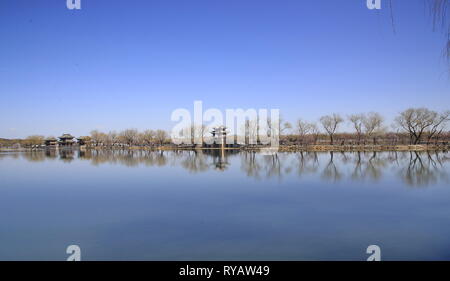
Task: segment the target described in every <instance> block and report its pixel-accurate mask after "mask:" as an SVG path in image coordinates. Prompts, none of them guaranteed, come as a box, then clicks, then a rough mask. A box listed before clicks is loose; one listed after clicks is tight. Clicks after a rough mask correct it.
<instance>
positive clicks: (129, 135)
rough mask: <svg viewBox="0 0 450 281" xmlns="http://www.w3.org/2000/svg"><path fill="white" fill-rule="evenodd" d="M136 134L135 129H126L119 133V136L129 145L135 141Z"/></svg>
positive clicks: (137, 133)
mask: <svg viewBox="0 0 450 281" xmlns="http://www.w3.org/2000/svg"><path fill="white" fill-rule="evenodd" d="M138 135H139V132H138V130H136V129H127V130H125V131H122V132H121V133H120V136H121V137H122V139H123V141H124V142H125V143H126V144H127V145H129V146H131V145H133V144H135V143H136V141H137V138H138Z"/></svg>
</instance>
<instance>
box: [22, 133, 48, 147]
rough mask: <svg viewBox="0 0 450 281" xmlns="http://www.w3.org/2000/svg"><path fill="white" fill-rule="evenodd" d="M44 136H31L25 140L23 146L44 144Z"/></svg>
mask: <svg viewBox="0 0 450 281" xmlns="http://www.w3.org/2000/svg"><path fill="white" fill-rule="evenodd" d="M44 139H45V137H44V136H39V135H32V136H29V137H27V138H26V139H25V145H29V146H35V145H42V144H43V143H44Z"/></svg>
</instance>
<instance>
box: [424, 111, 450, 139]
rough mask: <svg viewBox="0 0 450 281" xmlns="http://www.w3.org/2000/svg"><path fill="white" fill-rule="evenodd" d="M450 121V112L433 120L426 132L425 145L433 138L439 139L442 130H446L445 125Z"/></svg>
mask: <svg viewBox="0 0 450 281" xmlns="http://www.w3.org/2000/svg"><path fill="white" fill-rule="evenodd" d="M449 121H450V111H445V112H443V113H441V114H440V115H439V116H438V117H437V118H436V120H435V122H434V124H433V125H432V126H431V127H430V129H429V130H428V131H427V135H428V141H427V144H429V143H430V141H431V140H432V139H433V137H436V138H437V137H439V136H440V135H442V133H443V132H444V130H446V129H447V124H448V122H449Z"/></svg>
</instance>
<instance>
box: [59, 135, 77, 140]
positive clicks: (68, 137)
mask: <svg viewBox="0 0 450 281" xmlns="http://www.w3.org/2000/svg"><path fill="white" fill-rule="evenodd" d="M59 138H60V139H73V138H74V136H72V135H71V134H63V135H62V136H60V137H59Z"/></svg>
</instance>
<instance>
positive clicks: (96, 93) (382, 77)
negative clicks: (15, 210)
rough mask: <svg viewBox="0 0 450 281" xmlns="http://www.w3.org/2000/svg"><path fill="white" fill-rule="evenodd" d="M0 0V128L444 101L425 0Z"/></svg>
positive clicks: (87, 127)
mask: <svg viewBox="0 0 450 281" xmlns="http://www.w3.org/2000/svg"><path fill="white" fill-rule="evenodd" d="M382 2H383V7H382V10H381V11H375V10H368V9H367V7H366V0H310V1H299V0H158V1H156V0H155V1H153V0H139V1H138V0H110V1H107V0H81V3H82V9H81V10H68V9H67V8H66V0H1V1H0V95H1V110H0V120H1V121H0V137H6V138H14V137H25V136H27V135H31V134H42V135H46V136H48V135H54V136H59V135H61V134H62V133H64V132H68V133H72V134H74V135H76V136H79V135H86V134H88V133H89V132H90V131H91V130H93V129H99V130H103V131H109V130H121V129H124V128H137V129H146V128H152V129H157V128H162V129H167V130H168V129H170V128H172V126H173V125H174V124H175V123H173V122H171V121H170V115H171V113H172V111H173V110H174V109H176V108H187V109H190V110H192V108H193V102H194V101H195V100H202V101H203V106H204V108H211V107H215V108H219V109H226V108H244V109H246V108H256V109H258V108H279V109H280V110H281V113H282V115H283V117H284V118H285V119H287V120H289V121H295V120H296V119H297V118H299V117H302V118H304V119H308V120H311V121H313V120H317V119H318V118H319V117H320V116H321V115H324V114H328V113H332V112H337V113H341V114H342V115H344V116H346V115H348V114H350V113H358V112H367V111H378V112H380V113H382V114H383V115H384V116H386V117H387V120H388V121H390V120H392V119H393V118H394V116H395V115H396V114H397V113H398V112H400V111H401V110H403V109H406V108H408V107H418V106H426V107H429V108H431V109H434V110H438V111H441V110H444V109H450V95H449V94H450V79H449V73H448V71H447V70H448V65H447V64H446V63H447V61H446V60H445V59H443V57H442V50H443V47H444V45H445V39H446V38H445V36H444V35H443V34H442V33H441V32H439V31H436V32H433V29H432V24H431V20H430V16H429V13H428V10H427V8H426V7H425V5H424V2H425V1H424V0H398V1H393V2H394V3H393V15H394V21H395V32H394V31H393V28H392V26H391V22H390V10H389V9H388V7H387V5H386V4H387V0H382Z"/></svg>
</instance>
